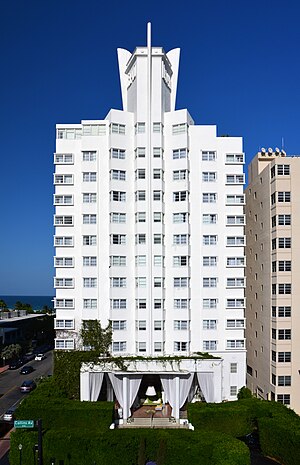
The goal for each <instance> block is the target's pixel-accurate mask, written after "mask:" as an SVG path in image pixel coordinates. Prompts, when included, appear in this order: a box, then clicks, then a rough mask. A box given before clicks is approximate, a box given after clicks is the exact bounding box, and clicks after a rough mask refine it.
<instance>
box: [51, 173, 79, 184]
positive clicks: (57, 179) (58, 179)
mask: <svg viewBox="0 0 300 465" xmlns="http://www.w3.org/2000/svg"><path fill="white" fill-rule="evenodd" d="M54 184H68V185H69V186H70V185H72V184H74V176H73V174H55V175H54Z"/></svg>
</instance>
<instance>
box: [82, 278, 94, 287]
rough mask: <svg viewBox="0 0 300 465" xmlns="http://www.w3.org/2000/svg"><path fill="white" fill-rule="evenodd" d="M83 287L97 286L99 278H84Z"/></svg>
mask: <svg viewBox="0 0 300 465" xmlns="http://www.w3.org/2000/svg"><path fill="white" fill-rule="evenodd" d="M83 287H97V278H83Z"/></svg>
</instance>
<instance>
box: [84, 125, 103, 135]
mask: <svg viewBox="0 0 300 465" xmlns="http://www.w3.org/2000/svg"><path fill="white" fill-rule="evenodd" d="M105 134H106V125H105V124H85V125H84V126H83V134H82V135H83V136H105Z"/></svg>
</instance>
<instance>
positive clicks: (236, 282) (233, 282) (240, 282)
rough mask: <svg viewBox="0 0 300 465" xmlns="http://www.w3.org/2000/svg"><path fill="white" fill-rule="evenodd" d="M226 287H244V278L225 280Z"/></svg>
mask: <svg viewBox="0 0 300 465" xmlns="http://www.w3.org/2000/svg"><path fill="white" fill-rule="evenodd" d="M226 284H227V287H245V278H227V283H226Z"/></svg>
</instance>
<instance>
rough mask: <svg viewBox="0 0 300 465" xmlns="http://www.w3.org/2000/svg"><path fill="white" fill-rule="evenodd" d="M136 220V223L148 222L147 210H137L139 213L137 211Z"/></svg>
mask: <svg viewBox="0 0 300 465" xmlns="http://www.w3.org/2000/svg"><path fill="white" fill-rule="evenodd" d="M135 222H136V223H146V212H137V213H135Z"/></svg>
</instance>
